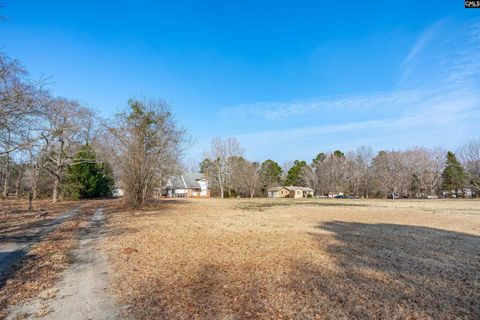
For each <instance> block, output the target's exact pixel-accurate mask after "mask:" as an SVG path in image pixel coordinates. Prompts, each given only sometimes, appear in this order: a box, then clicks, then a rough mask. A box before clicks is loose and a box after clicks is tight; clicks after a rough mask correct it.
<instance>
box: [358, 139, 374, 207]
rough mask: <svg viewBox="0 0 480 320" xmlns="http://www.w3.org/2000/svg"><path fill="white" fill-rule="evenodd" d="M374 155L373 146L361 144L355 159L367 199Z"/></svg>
mask: <svg viewBox="0 0 480 320" xmlns="http://www.w3.org/2000/svg"><path fill="white" fill-rule="evenodd" d="M373 156H374V154H373V150H372V148H371V147H367V146H361V147H359V148H358V149H357V151H356V153H355V156H354V159H353V162H354V168H355V171H356V173H357V175H358V177H359V179H360V181H361V184H362V187H363V191H364V195H365V198H367V199H368V188H369V185H368V182H369V180H370V175H371V173H370V171H371V165H372V159H373Z"/></svg>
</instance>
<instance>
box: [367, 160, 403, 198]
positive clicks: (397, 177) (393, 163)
mask: <svg viewBox="0 0 480 320" xmlns="http://www.w3.org/2000/svg"><path fill="white" fill-rule="evenodd" d="M403 164H404V163H403V162H402V154H401V152H400V151H380V152H379V153H378V155H377V156H376V157H375V158H374V159H373V173H374V176H375V180H376V181H377V183H378V185H379V186H380V190H381V191H382V193H383V194H384V196H385V197H387V196H389V195H392V199H395V198H396V197H397V195H398V192H399V190H401V187H402V177H403V175H402V172H403V168H404V167H403Z"/></svg>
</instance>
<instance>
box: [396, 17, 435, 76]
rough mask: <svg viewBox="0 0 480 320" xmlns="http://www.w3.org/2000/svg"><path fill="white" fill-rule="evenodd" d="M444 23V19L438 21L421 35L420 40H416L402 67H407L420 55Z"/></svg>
mask: <svg viewBox="0 0 480 320" xmlns="http://www.w3.org/2000/svg"><path fill="white" fill-rule="evenodd" d="M442 25H443V21H438V22H436V23H435V24H433V25H432V26H430V27H429V28H427V30H425V31H424V32H423V33H422V34H421V36H420V37H419V38H418V40H417V41H416V42H415V44H414V45H413V47H412V49H411V50H410V52H409V53H408V55H407V56H406V57H405V59H404V60H403V62H402V64H401V65H400V69H403V68H405V67H406V66H407V65H408V64H409V63H410V62H411V61H412V60H414V59H415V57H416V56H417V55H418V53H419V52H420V51H421V50H422V49H423V48H424V47H425V46H426V45H427V43H428V42H429V41H430V40H431V39H432V38H433V37H434V35H435V33H436V32H437V31H438V29H439V28H441V27H442Z"/></svg>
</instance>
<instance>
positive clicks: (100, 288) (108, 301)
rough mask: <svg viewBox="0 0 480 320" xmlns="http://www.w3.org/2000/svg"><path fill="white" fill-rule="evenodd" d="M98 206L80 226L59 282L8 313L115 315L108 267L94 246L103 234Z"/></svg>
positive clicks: (81, 319)
mask: <svg viewBox="0 0 480 320" xmlns="http://www.w3.org/2000/svg"><path fill="white" fill-rule="evenodd" d="M104 219H105V218H104V214H103V210H102V209H97V211H96V212H95V214H94V216H93V218H92V221H91V223H90V225H89V227H87V228H85V229H84V230H82V232H81V234H80V239H79V246H78V248H76V249H75V250H74V251H73V252H72V257H73V263H72V264H71V266H70V267H69V269H68V270H67V271H66V272H65V274H64V277H63V279H62V281H61V282H60V283H58V284H57V286H56V287H54V288H53V289H49V290H47V291H46V292H43V293H42V294H41V295H40V296H39V298H37V299H33V300H31V301H29V302H28V303H25V304H24V305H22V306H21V307H20V308H18V309H17V310H15V311H14V312H11V313H10V318H11V319H15V318H14V316H15V315H19V314H28V315H30V317H31V318H32V319H35V318H38V315H39V314H40V315H42V314H44V316H43V317H41V318H42V319H62V320H64V319H71V320H86V319H96V320H97V319H98V320H102V319H119V318H121V316H120V314H119V312H118V311H117V310H118V308H117V306H116V304H115V300H114V299H113V297H112V296H111V294H110V291H109V273H110V270H109V267H108V264H107V261H106V258H105V256H104V255H103V254H102V252H101V250H100V249H98V243H99V241H100V240H101V238H102V237H103V236H104V232H103V230H102V226H103V222H104Z"/></svg>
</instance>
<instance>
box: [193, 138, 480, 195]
mask: <svg viewBox="0 0 480 320" xmlns="http://www.w3.org/2000/svg"><path fill="white" fill-rule="evenodd" d="M232 145H234V146H235V148H231V146H232ZM214 151H215V152H214ZM458 154H459V159H457V156H456V154H454V153H453V152H450V151H449V152H446V151H444V150H442V149H439V148H436V149H429V148H421V147H415V148H410V149H407V150H382V151H379V152H377V153H375V152H374V151H373V149H372V148H370V147H365V146H362V147H360V148H358V149H357V150H355V151H349V152H346V153H344V152H342V151H340V150H335V151H334V152H330V153H328V152H321V153H319V154H318V155H317V156H316V157H315V158H314V159H312V161H311V162H310V163H307V162H306V161H304V160H295V161H293V162H291V163H290V164H289V165H288V166H287V167H286V168H285V170H284V169H282V168H281V167H280V165H279V164H278V163H276V162H275V161H273V160H271V159H269V160H266V161H264V162H262V163H257V162H251V161H249V160H246V159H245V158H244V157H243V152H242V148H241V147H240V144H239V142H238V141H237V140H236V139H234V138H229V139H227V140H221V139H216V140H215V141H214V143H213V144H212V148H211V150H210V151H209V152H207V153H206V158H205V160H204V161H203V162H202V163H201V165H200V169H201V172H203V173H205V174H207V176H208V177H209V180H210V185H211V186H212V187H213V188H220V190H223V192H222V191H221V193H223V194H225V195H228V196H243V197H246V196H249V197H253V196H265V195H266V192H267V190H268V188H270V187H273V186H282V185H284V186H291V185H294V186H304V187H311V188H312V189H314V190H315V194H316V195H318V196H327V195H328V194H340V193H343V194H348V195H352V196H355V197H365V198H368V197H390V198H398V197H408V198H413V197H433V196H478V195H479V193H480V188H479V186H480V139H479V140H473V141H471V142H469V143H467V144H465V145H464V146H462V147H461V148H460V149H459V151H458Z"/></svg>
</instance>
